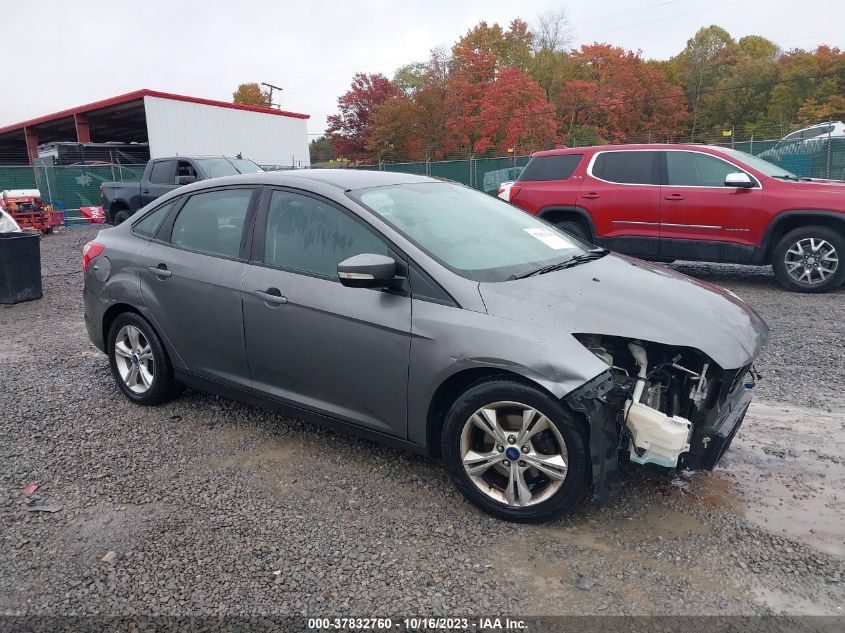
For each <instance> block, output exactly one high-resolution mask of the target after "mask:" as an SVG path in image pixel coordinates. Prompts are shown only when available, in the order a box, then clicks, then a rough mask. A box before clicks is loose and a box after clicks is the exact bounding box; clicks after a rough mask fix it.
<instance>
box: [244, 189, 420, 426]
mask: <svg viewBox="0 0 845 633" xmlns="http://www.w3.org/2000/svg"><path fill="white" fill-rule="evenodd" d="M261 207H262V208H261V210H260V211H259V214H258V217H257V219H256V222H257V224H256V233H255V239H254V248H253V259H254V260H255V261H254V262H250V264H249V265H248V266H247V270H246V274H245V275H244V285H243V288H244V294H243V306H244V310H243V312H244V330H245V335H246V346H247V355H248V358H249V367H250V371H251V374H252V385H253V389H254V390H255V391H257V392H259V393H261V394H263V395H269V396H270V397H273V398H276V399H279V400H282V401H285V402H290V403H293V404H296V405H299V406H303V407H305V408H307V409H311V410H312V411H316V412H318V413H322V414H325V415H329V416H331V417H334V418H338V419H341V420H344V421H347V422H352V423H355V424H359V425H361V426H364V427H368V428H371V429H374V430H377V431H380V432H383V433H388V434H390V435H395V436H399V437H403V438H404V437H405V436H406V432H407V428H406V426H407V416H406V409H407V389H408V355H409V353H410V330H411V299H410V297H408V296H406V295H404V294H397V293H391V292H385V291H380V290H373V289H366V288H347V287H345V286H343V285H341V283H340V282H339V280H338V278H337V265H338V263H340V262H341V261H343V260H344V259H347V258H348V257H351V256H353V255H359V254H362V253H379V254H385V255H387V254H391V255H392V256H394V257H396V254H395V253H393V252H391V251H390V249H389V248H388V246H387V244H386V243H385V242H384V240H383V239H382V238H381V237H379V236H378V235H376V234H375V232H373V231H372V230H371V228H370V227H368V226H367V225H366V224H365V223H364V222H363V221H361V219H360V218H358V217H356V216H355V215H354V214H352V213H351V212H349V211H348V210H345V209H342V208H341V207H339V206H337V205H335V204H334V203H331V202H329V201H327V200H324V199H322V198H318V197H315V196H313V195H310V194H305V193H302V192H297V191H291V190H282V189H278V190H273V191H272V192H267V193H265V199H264V201H263V202H262V205H261Z"/></svg>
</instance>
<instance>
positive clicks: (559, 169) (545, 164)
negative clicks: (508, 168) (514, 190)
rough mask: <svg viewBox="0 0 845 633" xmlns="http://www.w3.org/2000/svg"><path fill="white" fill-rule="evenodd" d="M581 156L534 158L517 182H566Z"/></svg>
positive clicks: (565, 155)
mask: <svg viewBox="0 0 845 633" xmlns="http://www.w3.org/2000/svg"><path fill="white" fill-rule="evenodd" d="M583 156H584V155H583V154H560V155H558V156H535V157H534V158H532V159H531V160H530V161H528V164H527V165H526V166H525V169H523V170H522V173H521V174H520V175H519V181H520V182H522V181H523V180H566V179H567V178H569V177H570V176H571V175H572V172H574V171H575V168H576V167H578V163H580V162H581V158H582V157H583Z"/></svg>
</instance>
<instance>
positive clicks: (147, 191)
mask: <svg viewBox="0 0 845 633" xmlns="http://www.w3.org/2000/svg"><path fill="white" fill-rule="evenodd" d="M141 193H150V190H149V189H142V190H141Z"/></svg>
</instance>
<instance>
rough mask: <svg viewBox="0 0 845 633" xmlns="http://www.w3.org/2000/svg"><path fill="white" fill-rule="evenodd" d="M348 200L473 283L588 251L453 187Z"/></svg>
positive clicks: (379, 190) (355, 195)
mask: <svg viewBox="0 0 845 633" xmlns="http://www.w3.org/2000/svg"><path fill="white" fill-rule="evenodd" d="M348 195H349V196H350V197H351V198H352V199H353V200H355V201H356V202H359V203H360V204H362V205H364V206H365V207H367V208H368V209H370V210H371V211H372V212H373V213H375V214H376V215H378V216H379V217H380V218H382V219H383V220H385V221H386V222H387V223H388V224H390V225H391V226H393V227H394V228H395V229H396V230H397V231H399V232H400V233H402V234H403V235H404V236H405V237H406V238H407V239H409V240H410V241H412V242H414V243H415V244H416V245H417V246H419V247H420V248H421V249H422V250H424V251H425V252H427V253H428V254H429V255H431V256H432V257H434V258H435V259H436V260H438V261H439V262H441V263H442V264H443V265H445V266H446V267H447V268H449V269H451V270H453V271H454V272H456V273H457V274H459V275H461V276H463V277H466V278H467V279H472V280H474V281H505V280H507V279H508V278H509V277H511V276H518V275H520V274H524V273H527V272H530V271H532V270H534V269H536V268H538V267H540V266H544V265H550V264H557V263H561V262H563V261H566V260H569V259H571V258H572V256H573V255H577V254H580V253H583V252H584V251H585V250H586V249H587V248H589V246H588V245H585V244H582V243H580V242H578V241H577V240H576V239H575V238H573V237H572V236H571V235H569V234H567V233H564V232H562V231H559V230H558V229H557V228H555V227H554V226H552V225H550V224H547V223H545V222H543V221H542V220H539V219H537V218H536V217H534V216H533V215H531V214H529V213H525V212H524V211H521V210H519V209H517V208H515V207H512V206H511V205H509V204H508V203H507V202H504V201H503V200H500V199H499V198H495V197H493V196H489V195H487V194H485V193H482V192H480V191H476V190H474V189H470V188H468V187H463V186H461V185H456V184H452V183H446V182H436V183H420V184H404V185H391V186H386V187H373V188H370V189H360V190H358V191H353V192H350V193H349V194H348Z"/></svg>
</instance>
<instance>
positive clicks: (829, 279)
mask: <svg viewBox="0 0 845 633" xmlns="http://www.w3.org/2000/svg"><path fill="white" fill-rule="evenodd" d="M843 257H845V237H843V236H842V235H841V234H840V233H837V232H836V231H834V230H833V229H829V228H827V227H826V226H805V227H800V228H797V229H795V230H793V231H790V232H789V233H787V234H786V235H784V236H783V238H782V239H781V240H780V242H778V244H777V246H775V249H774V252H773V253H772V268H773V269H774V272H775V277H776V278H777V280H778V281H779V282H780V284H781V285H782V286H783V287H784V288H786V289H788V290H792V291H795V292H826V291H828V290H832V289H834V288H836V287H837V286H838V285H839V284H840V283H842V281H843V278H845V262H844V261H843Z"/></svg>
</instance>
